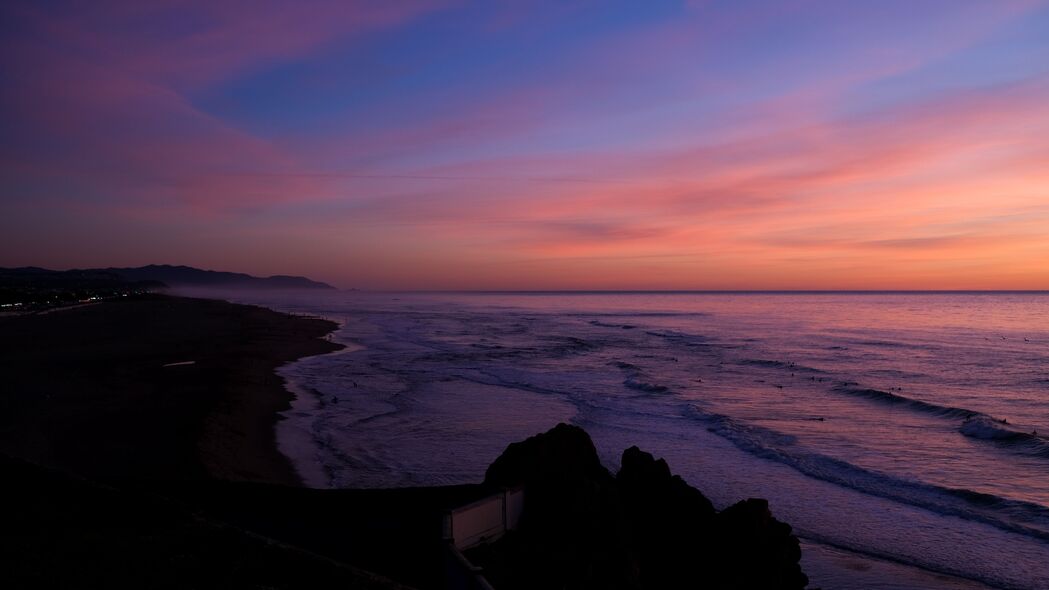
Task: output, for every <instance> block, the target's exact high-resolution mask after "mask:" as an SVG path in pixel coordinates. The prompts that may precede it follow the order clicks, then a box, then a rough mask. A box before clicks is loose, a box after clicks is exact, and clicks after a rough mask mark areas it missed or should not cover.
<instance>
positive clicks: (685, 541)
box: [616, 447, 716, 588]
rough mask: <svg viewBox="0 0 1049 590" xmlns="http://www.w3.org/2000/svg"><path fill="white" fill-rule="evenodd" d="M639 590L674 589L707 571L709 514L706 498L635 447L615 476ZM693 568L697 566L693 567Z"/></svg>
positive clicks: (710, 507)
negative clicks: (630, 543)
mask: <svg viewBox="0 0 1049 590" xmlns="http://www.w3.org/2000/svg"><path fill="white" fill-rule="evenodd" d="M616 482H617V483H618V484H619V489H620V493H621V495H622V498H623V502H624V506H625V512H626V514H627V518H628V521H629V523H630V530H631V542H632V546H633V548H634V552H635V554H636V555H637V558H638V562H639V565H640V572H641V576H640V578H641V583H642V586H643V587H645V588H671V587H680V586H681V585H682V584H687V583H688V582H689V581H690V580H691V581H696V580H697V579H698V576H697V574H698V572H699V571H703V570H708V571H709V570H711V569H713V568H714V567H715V566H716V563H709V562H710V559H709V558H710V557H711V556H712V551H711V541H712V539H711V537H710V535H709V534H707V533H708V532H709V531H711V530H713V526H712V523H713V520H714V517H715V511H714V506H713V504H711V503H710V500H707V498H706V497H705V496H704V495H703V494H702V493H700V491H699V490H697V489H695V488H693V487H692V486H690V485H688V484H687V483H685V480H683V479H681V477H679V476H676V475H671V473H670V467H669V466H667V463H666V461H664V460H663V459H659V460H656V459H655V458H653V457H652V455H651V454H649V453H646V452H644V451H642V450H641V449H639V448H637V447H630V448H629V449H627V450H626V451H624V452H623V459H622V467H621V468H620V470H619V474H618V475H617V476H616ZM697 566H700V567H698V568H697Z"/></svg>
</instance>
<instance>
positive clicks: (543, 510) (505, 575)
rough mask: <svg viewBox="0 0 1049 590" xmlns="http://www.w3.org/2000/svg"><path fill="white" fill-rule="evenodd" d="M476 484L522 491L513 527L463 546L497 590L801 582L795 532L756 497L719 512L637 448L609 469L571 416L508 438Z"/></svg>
mask: <svg viewBox="0 0 1049 590" xmlns="http://www.w3.org/2000/svg"><path fill="white" fill-rule="evenodd" d="M485 484H487V485H489V486H496V487H515V486H523V487H524V489H525V507H524V512H523V514H522V517H521V523H520V528H519V530H518V531H516V532H513V533H510V534H508V535H507V536H506V537H504V538H503V539H502V540H500V541H498V542H496V543H495V544H493V545H490V546H486V547H482V548H478V549H474V550H471V559H474V560H475V562H477V563H480V564H482V565H483V566H484V567H485V572H486V576H487V577H488V578H489V580H490V581H491V582H492V585H493V586H494V587H496V588H500V589H507V590H510V589H516V588H564V589H577V588H578V589H582V588H623V589H627V588H630V589H634V588H638V589H640V588H644V589H662V588H712V589H725V590H729V589H732V590H736V589H739V590H743V589H751V588H753V589H762V590H780V589H782V590H787V589H791V590H794V589H802V588H804V587H805V584H806V583H807V582H808V580H807V578H806V577H805V575H804V574H803V573H802V572H801V568H800V566H799V565H798V560H799V559H800V557H801V552H800V549H799V545H798V540H797V538H796V537H794V536H793V535H791V529H790V526H789V525H787V524H785V523H782V522H780V521H778V520H776V519H775V518H773V517H772V514H771V513H770V512H769V509H768V503H767V502H766V501H765V500H756V499H750V500H746V501H743V502H740V503H738V504H736V505H734V506H732V507H730V508H728V509H726V510H724V511H723V512H721V513H718V512H717V511H715V510H714V506H713V505H712V504H711V503H710V500H708V499H707V498H706V497H705V496H704V495H703V494H702V493H701V492H700V491H699V490H697V489H695V488H693V487H692V486H690V485H688V484H687V483H686V482H685V481H684V480H683V479H681V477H679V476H676V475H673V474H672V473H671V471H670V467H669V466H668V465H667V463H666V461H664V460H663V459H658V460H657V459H655V458H654V457H653V456H652V455H651V454H649V453H646V452H644V451H642V450H640V449H638V448H637V447H631V448H629V449H627V450H626V451H625V452H624V453H623V458H622V467H621V468H620V470H619V473H618V474H617V475H616V477H612V475H611V474H609V472H608V471H607V470H606V469H605V468H604V467H603V466H602V465H601V462H600V460H599V459H598V457H597V452H596V450H595V448H594V444H593V442H592V441H591V440H590V437H589V435H587V433H586V432H585V431H584V430H582V429H581V428H578V427H575V426H569V425H566V424H558V425H557V427H555V428H553V429H552V430H550V431H548V432H546V433H543V434H539V435H536V436H533V437H531V438H529V439H527V440H525V441H523V442H519V443H513V444H511V445H510V446H509V447H507V449H506V451H505V452H503V454H502V455H501V456H500V457H499V458H498V459H496V461H495V462H494V463H492V465H491V466H490V467H489V468H488V472H487V473H486V475H485Z"/></svg>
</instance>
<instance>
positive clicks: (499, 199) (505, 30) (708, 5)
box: [0, 0, 1049, 289]
mask: <svg viewBox="0 0 1049 590" xmlns="http://www.w3.org/2000/svg"><path fill="white" fill-rule="evenodd" d="M147 6H148V7H147ZM149 263H169V264H188V265H192V266H198V267H202V268H212V269H219V270H233V271H241V272H249V273H252V274H259V275H269V274H278V273H279V274H303V275H307V276H310V277H312V278H315V279H319V280H325V281H328V282H331V283H333V284H336V285H337V286H340V287H347V288H348V287H360V288H426V289H449V288H450V289H474V288H479V289H899V288H904V289H1049V1H1013V0H980V1H965V0H942V1H941V0H905V1H894V0H881V1H878V2H871V1H830V0H825V1H790V0H782V1H775V2H773V1H759V0H710V1H704V0H697V1H691V2H680V1H678V2H669V1H667V2H661V1H645V2H639V1H624V2H607V1H605V2H597V1H594V2H548V3H544V2H538V1H535V2H533V1H511V2H445V1H442V0H433V1H420V2H392V1H376V2H353V1H347V0H335V1H331V2H287V3H280V2H263V1H254V0H253V1H250V2H248V1H245V2H240V1H234V2H195V1H177V0H172V1H159V2H139V1H123V0H113V1H107V0H98V1H91V2H24V3H23V2H18V1H7V2H4V3H3V6H2V7H0V266H27V265H35V266H44V267H48V268H59V269H64V268H73V267H93V266H137V265H143V264H149Z"/></svg>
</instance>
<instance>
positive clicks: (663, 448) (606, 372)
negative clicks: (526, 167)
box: [235, 292, 1049, 590]
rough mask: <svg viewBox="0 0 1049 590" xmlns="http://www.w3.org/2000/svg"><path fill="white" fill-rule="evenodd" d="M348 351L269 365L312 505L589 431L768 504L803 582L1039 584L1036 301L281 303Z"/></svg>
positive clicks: (1047, 380) (470, 466) (1047, 549)
mask: <svg viewBox="0 0 1049 590" xmlns="http://www.w3.org/2000/svg"><path fill="white" fill-rule="evenodd" d="M235 299H238V300H246V301H249V302H252V303H258V304H263V305H266V306H269V307H272V308H275V309H279V310H284V311H289V312H293V313H302V314H310V315H318V316H322V317H326V318H330V319H333V320H336V321H338V322H339V323H340V325H341V327H340V329H339V330H338V331H337V332H336V333H335V334H333V336H332V338H333V339H334V340H337V341H339V342H342V343H344V344H346V345H347V347H348V348H347V349H346V350H344V351H340V352H337V353H334V354H329V355H324V356H319V357H312V358H307V359H303V360H300V361H298V362H295V363H292V364H290V365H288V366H286V367H284V368H283V369H282V374H283V376H284V377H285V378H286V379H287V380H288V382H289V384H290V385H291V386H292V387H293V388H294V390H295V391H296V392H297V393H298V399H297V401H296V402H295V404H294V408H293V409H292V410H291V411H289V412H288V413H287V415H286V418H287V419H286V420H284V421H283V422H282V423H281V424H280V426H279V427H278V436H279V439H280V444H281V448H282V450H283V451H284V452H285V453H286V454H288V455H289V456H290V457H291V458H292V459H293V460H294V462H295V464H296V465H297V467H298V469H299V470H300V472H301V473H302V475H303V477H304V478H305V479H306V481H307V482H308V483H309V484H310V485H312V486H316V487H392V486H417V485H446V484H457V483H467V482H477V481H480V480H481V479H482V478H483V476H484V470H485V468H486V467H487V465H488V464H489V463H491V462H492V460H493V459H495V458H496V457H497V456H498V455H499V454H500V452H502V450H503V449H504V448H505V446H506V445H507V444H508V443H510V442H513V441H516V440H521V439H523V438H525V437H527V436H530V435H532V434H535V433H538V432H541V431H545V430H547V429H549V428H550V427H552V426H554V425H555V424H557V423H558V422H568V423H572V424H576V425H579V426H581V427H583V428H585V429H586V430H587V431H588V432H589V433H590V435H591V436H592V437H593V439H594V442H595V444H596V445H597V448H598V449H599V453H600V454H601V457H602V461H603V462H604V463H605V465H606V466H607V467H608V468H610V469H611V470H613V471H614V470H615V469H616V468H617V467H618V465H619V457H620V454H621V453H622V451H623V450H624V449H625V448H627V447H629V446H631V445H638V446H640V447H641V448H642V449H644V450H646V451H649V452H651V453H653V454H655V455H657V456H661V457H664V458H666V460H667V461H668V463H669V464H670V467H671V469H672V470H673V471H674V472H675V473H677V474H680V475H681V476H682V477H684V478H685V479H686V480H687V481H688V482H689V483H691V484H692V485H693V486H695V487H697V488H699V489H700V490H701V491H702V492H703V493H704V494H706V495H707V496H708V497H709V498H710V499H711V500H712V501H713V502H714V504H715V505H716V506H718V507H725V506H728V505H730V504H732V503H734V502H736V501H738V500H740V499H744V498H747V497H764V498H768V499H769V502H770V507H771V509H772V511H773V513H774V515H775V516H776V517H777V518H779V519H781V520H785V521H786V522H788V523H790V524H791V525H792V526H793V527H794V529H795V532H796V533H797V534H798V535H799V537H801V538H802V540H803V554H804V558H803V567H804V568H805V571H806V573H808V574H809V576H810V578H812V586H813V587H822V588H824V589H825V590H826V589H839V590H852V589H857V590H858V589H861V588H862V589H867V590H886V589H900V588H951V589H977V588H987V587H992V588H1005V589H1014V588H1015V589H1049V294H1041V293H647V292H645V293H364V292H331V293H323V292H317V293H305V292H299V293H281V294H262V293H256V294H240V295H238V296H236V297H235Z"/></svg>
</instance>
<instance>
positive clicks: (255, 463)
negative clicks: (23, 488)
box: [0, 295, 342, 486]
mask: <svg viewBox="0 0 1049 590" xmlns="http://www.w3.org/2000/svg"><path fill="white" fill-rule="evenodd" d="M336 328H337V324H335V323H334V322H330V321H328V320H323V319H316V318H303V317H297V316H292V315H289V314H285V313H281V312H277V311H273V310H270V309H267V308H263V307H258V306H250V305H242V304H235V303H228V302H225V301H219V300H211V299H192V298H186V297H174V296H167V295H150V296H143V297H136V298H130V299H127V300H119V301H112V302H105V304H101V305H94V306H87V307H83V308H77V309H72V310H69V311H67V312H66V313H61V314H48V315H42V316H18V317H8V318H3V319H0V372H2V374H4V375H5V377H4V381H5V385H6V389H7V391H6V392H5V393H4V395H3V396H2V398H0V403H2V405H3V407H2V409H3V410H4V411H3V412H2V414H0V450H2V451H3V452H6V453H8V454H10V455H13V456H16V457H21V458H23V459H25V460H29V461H32V462H34V463H39V464H41V465H45V466H48V467H54V468H58V469H61V470H65V471H69V472H72V473H76V474H78V475H81V476H84V477H88V478H90V479H98V480H101V481H110V482H112V481H131V480H198V479H222V480H231V481H254V482H263V483H278V484H283V485H291V486H302V485H303V481H302V479H301V478H300V477H299V475H298V473H297V471H296V470H295V468H294V466H293V464H292V462H291V460H290V459H289V458H288V457H286V456H285V455H283V454H282V453H281V452H280V450H279V448H278V443H277V435H276V429H277V424H278V422H279V421H280V420H282V419H283V417H282V416H281V415H280V413H281V412H283V411H286V410H288V409H290V408H291V403H292V401H293V400H294V393H293V392H292V391H291V390H290V389H289V388H288V387H287V386H286V384H285V380H284V378H283V377H281V376H280V375H279V374H278V371H277V370H278V369H279V368H280V367H281V366H283V365H285V364H287V363H289V362H292V361H295V360H298V359H300V358H303V357H307V356H312V355H316V354H323V353H328V352H334V351H337V350H340V349H341V348H342V346H341V345H339V344H336V343H333V342H330V341H328V340H325V339H323V337H324V336H325V335H326V334H329V333H330V332H332V331H333V330H334V329H336ZM187 361H193V364H186V365H170V363H180V362H187ZM164 365H169V366H164Z"/></svg>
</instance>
